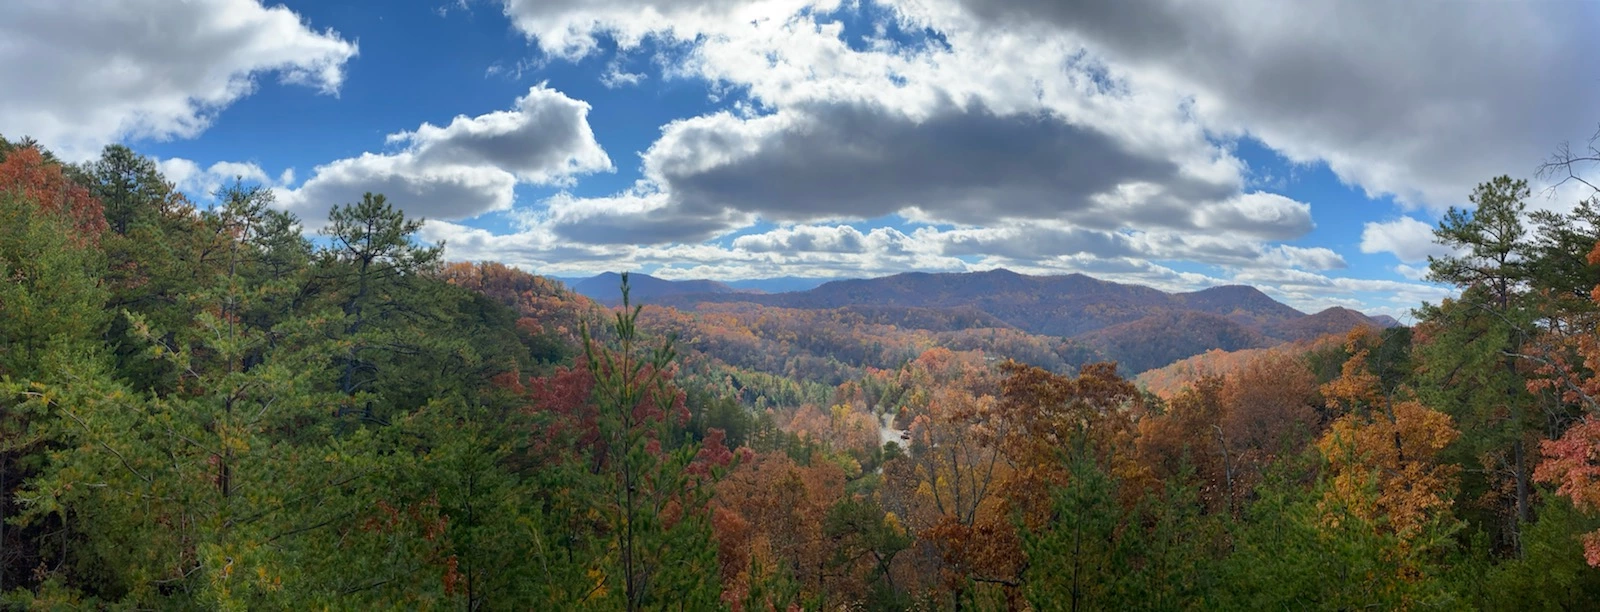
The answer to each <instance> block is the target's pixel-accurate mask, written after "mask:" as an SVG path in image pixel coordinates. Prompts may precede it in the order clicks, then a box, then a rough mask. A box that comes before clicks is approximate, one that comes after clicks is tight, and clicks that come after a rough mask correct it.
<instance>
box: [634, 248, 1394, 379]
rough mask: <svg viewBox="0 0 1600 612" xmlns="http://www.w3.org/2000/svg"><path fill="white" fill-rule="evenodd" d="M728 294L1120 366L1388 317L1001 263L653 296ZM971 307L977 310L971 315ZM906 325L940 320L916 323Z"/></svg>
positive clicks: (664, 300) (1262, 343) (693, 304)
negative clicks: (1069, 347) (1034, 345)
mask: <svg viewBox="0 0 1600 612" xmlns="http://www.w3.org/2000/svg"><path fill="white" fill-rule="evenodd" d="M729 302H745V303H750V304H758V305H763V306H769V307H777V308H784V309H796V310H836V309H869V310H861V311H860V312H861V313H862V314H867V313H868V312H874V313H875V314H874V315H872V316H871V317H869V318H873V319H874V321H875V322H882V323H886V324H891V325H905V324H906V321H896V320H895V319H897V318H906V317H912V318H916V319H931V320H937V321H942V322H950V321H958V320H962V319H970V320H971V323H970V324H969V326H970V327H978V328H993V327H1002V326H1003V327H1009V328H1014V329H1017V330H1021V331H1023V332H1026V333H1028V334H1033V335H1037V336H1041V337H1043V338H1045V339H1058V340H1059V339H1068V340H1071V341H1072V342H1073V344H1074V345H1075V346H1078V347H1080V348H1081V349H1087V354H1094V355H1098V356H1101V357H1103V358H1106V359H1110V360H1114V361H1117V362H1119V363H1120V364H1121V367H1122V370H1123V371H1124V372H1128V373H1138V372H1142V371H1145V370H1147V369H1151V368H1157V367H1161V366H1164V365H1167V364H1169V363H1172V362H1174V361H1177V360H1179V359H1183V358H1185V357H1189V356H1192V355H1197V354H1200V353H1203V352H1205V351H1208V350H1212V349H1222V350H1238V349H1245V348H1252V347H1266V346H1272V345H1275V344H1279V343H1283V342H1290V341H1296V340H1306V339H1311V338H1316V337H1319V336H1322V335H1325V334H1333V333H1344V332H1345V331H1348V330H1349V329H1350V328H1352V327H1355V326H1358V325H1364V326H1369V327H1374V328H1382V327H1387V326H1388V325H1387V324H1388V323H1389V322H1390V321H1392V320H1383V321H1380V320H1376V319H1373V318H1371V317H1367V316H1366V315H1363V314H1361V313H1359V312H1356V311H1354V310H1349V309H1345V308H1330V309H1328V310H1324V311H1322V312H1319V313H1316V314H1314V315H1307V314H1305V313H1303V312H1300V311H1299V310H1296V309H1294V308H1293V307H1291V306H1289V305H1287V304H1284V303H1282V302H1279V301H1277V300H1274V299H1272V298H1271V297H1270V296H1268V295H1267V294H1265V293H1262V292H1261V291H1260V290H1259V289H1257V288H1255V287H1250V286H1245V285H1225V286H1220V287H1211V288H1208V289H1203V290H1200V291H1194V292H1188V293H1175V294H1174V293H1166V292H1163V291H1160V290H1158V289H1154V288H1151V287H1145V286H1141V285H1130V284H1122V283H1114V282H1110V281H1103V280H1099V279H1096V278H1092V277H1089V276H1085V275H1082V274H1068V275H1062V276H1029V275H1024V274H1018V273H1016V272H1012V271H1009V270H1004V269H997V270H989V271H985V272H970V273H923V272H911V273H905V274H897V275H894V276H887V277H881V278H872V279H853V280H841V281H833V282H829V283H825V284H823V285H821V286H819V287H816V288H815V289H811V290H807V291H797V292H792V293H783V294H767V295H760V294H749V293H733V292H731V291H729V290H726V289H724V290H719V291H708V292H703V293H689V292H683V291H674V292H672V293H668V294H664V295H660V296H659V299H656V300H654V301H653V302H652V303H656V304H661V305H666V306H673V307H676V308H679V309H685V310H696V309H700V308H705V307H707V306H709V305H710V304H715V303H729ZM885 309H888V310H885ZM944 311H948V312H944ZM941 312H943V314H937V313H941ZM913 313H915V316H913ZM978 313H981V314H982V315H984V316H985V318H984V319H983V320H978V319H975V318H973V317H974V315H975V314H978ZM908 327H914V328H921V329H934V330H936V331H943V330H946V329H948V328H945V327H927V326H926V325H925V324H912V325H908Z"/></svg>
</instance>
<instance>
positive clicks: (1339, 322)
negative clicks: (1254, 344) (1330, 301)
mask: <svg viewBox="0 0 1600 612" xmlns="http://www.w3.org/2000/svg"><path fill="white" fill-rule="evenodd" d="M1362 325H1364V326H1367V327H1371V328H1374V329H1383V328H1386V327H1391V326H1389V325H1384V324H1383V323H1382V322H1379V321H1377V320H1374V319H1373V318H1372V317H1368V316H1367V315H1364V314H1361V313H1359V312H1356V311H1354V310H1350V309H1349V308H1341V307H1339V306H1334V307H1332V308H1329V309H1327V310H1324V311H1322V312H1319V313H1317V314H1314V315H1307V316H1303V317H1299V318H1295V319H1286V320H1283V321H1278V322H1275V323H1274V324H1272V325H1269V326H1267V327H1266V331H1267V333H1269V334H1271V335H1272V336H1274V337H1277V338H1280V339H1283V340H1310V339H1313V338H1319V337H1322V336H1326V335H1328V334H1343V333H1345V332H1347V331H1350V328H1352V327H1357V326H1362Z"/></svg>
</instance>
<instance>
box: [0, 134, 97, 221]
mask: <svg viewBox="0 0 1600 612" xmlns="http://www.w3.org/2000/svg"><path fill="white" fill-rule="evenodd" d="M9 190H16V191H19V192H21V193H22V196H23V197H24V198H26V199H28V200H29V201H32V202H36V203H38V205H39V207H40V208H42V209H44V210H47V211H51V212H55V213H58V214H62V215H65V216H66V217H67V219H69V220H70V222H71V225H72V226H73V228H75V229H76V230H77V236H76V238H77V239H78V240H80V241H82V242H83V243H88V244H93V243H96V242H98V241H99V239H100V234H101V232H104V231H105V229H106V218H105V211H104V209H103V208H102V207H101V206H100V201H99V200H96V199H95V198H94V196H93V195H92V194H90V193H89V190H88V189H86V188H84V187H83V186H82V185H79V184H77V183H75V182H73V181H72V179H70V178H67V176H66V175H65V174H63V173H62V171H61V165H60V164H58V163H55V162H52V161H50V160H47V159H45V157H44V154H43V153H41V152H40V151H39V148H38V147H33V146H30V147H23V148H20V149H17V150H15V151H12V152H11V153H10V154H8V155H6V156H5V159H4V161H0V191H9Z"/></svg>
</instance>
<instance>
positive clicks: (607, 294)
mask: <svg viewBox="0 0 1600 612" xmlns="http://www.w3.org/2000/svg"><path fill="white" fill-rule="evenodd" d="M621 284H622V275H621V274H617V273H616V272H606V273H604V274H600V275H597V276H593V277H590V278H586V279H583V280H580V281H577V282H575V283H572V284H571V285H572V290H573V291H576V292H578V293H579V294H582V295H583V296H585V297H587V298H589V299H591V300H594V301H597V302H600V303H603V304H615V303H617V302H621V301H622V292H621V291H620V290H619V289H618V287H619V286H620V285H621ZM628 285H629V287H630V290H629V296H630V297H631V298H632V299H633V300H635V301H639V302H650V301H658V300H660V299H661V298H665V297H669V296H674V295H689V294H696V295H698V294H718V293H735V292H737V291H738V290H737V289H734V288H733V287H729V286H728V285H726V284H723V283H720V282H717V281H711V280H682V281H673V280H666V279H663V278H656V277H654V276H650V275H648V274H639V273H637V272H635V273H631V274H629V275H628Z"/></svg>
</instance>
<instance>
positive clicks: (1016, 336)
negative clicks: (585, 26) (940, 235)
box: [0, 139, 1600, 610]
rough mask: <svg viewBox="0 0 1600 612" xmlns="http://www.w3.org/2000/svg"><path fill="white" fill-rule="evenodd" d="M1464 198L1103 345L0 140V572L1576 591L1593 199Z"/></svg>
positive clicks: (185, 590) (766, 601)
mask: <svg viewBox="0 0 1600 612" xmlns="http://www.w3.org/2000/svg"><path fill="white" fill-rule="evenodd" d="M1470 197H1471V203H1472V204H1473V207H1472V208H1471V209H1470V210H1464V209H1452V210H1451V211H1450V212H1449V213H1448V214H1447V215H1445V216H1444V217H1443V220H1442V221H1441V222H1440V223H1439V225H1438V227H1437V228H1436V229H1435V236H1436V239H1437V241H1438V242H1439V243H1440V244H1441V245H1443V246H1445V247H1447V249H1446V250H1447V251H1448V252H1449V253H1451V254H1450V255H1446V256H1439V257H1435V258H1433V259H1431V260H1430V262H1429V271H1428V274H1429V276H1430V278H1431V279H1432V280H1434V281H1435V282H1439V283H1444V284H1448V285H1451V286H1453V287H1455V288H1456V289H1457V290H1458V293H1457V294H1456V296H1455V297H1452V298H1450V299H1446V300H1443V301H1441V302H1440V303H1437V304H1426V305H1423V306H1422V307H1420V308H1419V309H1418V310H1417V311H1416V315H1415V316H1416V322H1415V324H1414V325H1412V326H1409V327H1406V326H1398V327H1391V328H1384V329H1378V328H1374V327H1371V326H1364V325H1358V326H1355V327H1353V328H1351V329H1350V331H1349V332H1348V333H1342V334H1337V335H1333V336H1324V337H1321V338H1316V339H1305V340H1303V341H1302V342H1300V343H1297V344H1286V345H1279V346H1276V347H1273V348H1271V349H1264V348H1248V349H1246V350H1243V351H1236V352H1224V351H1216V352H1213V353H1208V354H1205V355H1202V356H1200V357H1196V358H1193V359H1191V360H1190V361H1188V362H1184V363H1181V364H1179V366H1177V367H1174V368H1171V369H1168V370H1164V371H1161V372H1160V373H1159V375H1155V376H1151V377H1147V379H1146V380H1147V381H1149V382H1150V383H1151V384H1150V385H1141V384H1139V383H1136V382H1135V381H1133V380H1130V379H1128V378H1125V377H1124V374H1125V372H1123V371H1121V370H1119V369H1118V367H1117V364H1114V363H1106V362H1100V361H1096V360H1094V359H1089V358H1085V357H1086V356H1088V357H1092V355H1085V353H1084V352H1082V351H1076V350H1075V348H1074V347H1072V346H1065V345H1062V344H1052V343H1049V342H1044V341H1041V340H1040V339H1039V338H1038V337H1037V336H1030V335H1028V334H1024V333H1020V332H1016V331H1015V330H1012V331H1009V332H1008V331H1005V330H1004V329H1003V328H1000V327H992V328H991V327H986V328H984V330H983V331H982V332H975V331H972V330H971V329H969V328H968V327H966V325H967V324H965V323H962V321H963V320H964V319H963V320H957V319H947V318H942V317H940V316H937V313H930V312H922V311H916V312H909V313H906V312H895V313H888V312H887V311H871V310H863V309H854V310H851V309H806V308H788V307H779V306H761V305H755V304H741V305H725V306H721V307H717V308H710V309H706V310H704V311H697V312H689V311H685V310H679V309H676V308H671V307H660V306H645V305H642V304H638V303H637V301H636V300H631V299H629V297H628V285H627V277H626V276H624V277H623V278H622V285H621V286H620V287H619V290H620V292H621V293H620V295H621V296H622V303H621V304H620V305H619V306H614V307H612V306H604V305H601V304H597V303H595V302H593V301H591V300H589V299H587V298H584V297H582V296H580V295H577V294H576V293H573V292H572V291H571V290H570V289H568V288H567V287H566V286H565V285H564V284H562V283H560V282H557V281H554V280H551V279H549V278H546V277H542V276H538V275H535V274H532V273H529V272H527V271H524V270H520V269H517V268H514V267H510V266H506V265H502V264H499V263H494V262H447V261H445V260H444V258H443V251H442V249H441V248H440V245H437V244H426V243H424V242H422V241H421V240H420V239H419V238H418V235H417V234H418V230H419V228H421V226H422V225H421V224H422V220H421V219H417V218H413V217H411V216H408V215H407V214H405V212H404V209H405V205H406V203H405V202H403V201H391V200H390V199H389V198H388V197H386V196H385V195H382V194H366V195H365V196H364V197H362V198H361V199H360V200H359V201H354V202H343V203H337V204H338V205H337V206H335V207H334V208H333V209H332V212H331V214H330V215H329V218H328V219H327V220H326V223H325V224H322V223H319V225H320V226H321V227H323V229H321V230H319V231H317V232H314V233H307V232H306V231H305V230H304V226H302V220H301V219H297V218H296V217H294V216H293V215H291V214H289V213H287V212H283V211H282V210H280V209H279V208H277V207H275V200H274V194H273V192H272V191H271V190H270V189H267V188H264V187H261V186H257V185H252V184H248V183H245V182H243V181H235V182H234V183H232V184H230V185H226V186H224V187H223V188H221V189H220V190H219V191H218V192H217V193H216V194H214V198H213V200H214V203H210V204H207V205H197V204H196V203H194V202H191V201H190V200H189V199H188V198H186V197H185V196H184V195H183V194H182V193H180V192H179V191H178V190H177V189H176V188H175V187H174V185H173V184H172V183H171V182H169V180H168V179H167V177H164V176H163V175H162V174H161V172H160V171H159V170H158V168H157V166H156V164H155V163H154V162H153V161H152V160H151V159H149V158H147V157H143V156H141V155H139V154H137V153H135V152H133V151H132V150H130V149H128V148H126V147H124V146H121V145H113V146H109V147H107V148H106V149H105V150H104V151H103V152H102V154H101V155H100V156H99V157H98V158H97V159H94V160H92V161H90V162H87V163H84V164H76V165H75V164H68V163H64V162H62V161H60V160H59V159H57V158H56V157H55V156H53V155H51V154H50V153H49V152H47V151H44V150H42V149H40V148H39V147H38V146H37V145H36V144H34V143H32V142H31V141H27V140H24V141H21V142H11V141H7V140H4V139H0V608H19V609H78V608H86V609H102V608H104V609H175V610H184V609H196V610H200V609H252V608H254V609H301V608H328V609H385V608H408V609H410V608H417V609H530V608H531V609H601V610H611V609H629V610H633V609H660V608H673V609H694V610H701V609H732V610H790V609H817V610H821V609H828V610H834V609H842V608H845V609H871V610H909V609H972V608H976V609H1052V610H1053V609H1072V610H1083V609H1162V610H1166V609H1193V608H1201V609H1262V608H1294V609H1305V608H1314V609H1352V608H1367V607H1376V608H1382V609H1418V608H1449V609H1528V608H1539V609H1571V608H1575V607H1583V606H1584V605H1585V604H1587V603H1588V602H1592V601H1594V600H1595V599H1596V598H1600V568H1597V566H1600V467H1597V463H1596V459H1595V458H1596V457H1597V456H1600V421H1597V420H1596V419H1595V417H1596V414H1597V412H1600V335H1597V325H1600V308H1597V303H1600V207H1597V205H1596V204H1595V202H1594V200H1588V201H1584V202H1581V203H1578V204H1577V205H1576V206H1574V207H1572V209H1571V211H1570V212H1566V213H1553V212H1546V211H1537V212H1530V211H1529V210H1528V209H1527V201H1528V200H1529V198H1530V197H1531V193H1530V190H1529V188H1528V185H1527V183H1526V182H1525V181H1521V180H1515V179H1512V178H1509V177H1497V178H1493V179H1491V180H1488V181H1486V182H1484V183H1483V184H1481V185H1480V186H1479V187H1478V188H1477V189H1476V190H1475V191H1474V192H1473V193H1471V194H1470ZM320 221H321V220H319V222H320ZM913 315H914V316H915V317H917V318H916V319H915V320H917V321H919V323H918V324H917V325H914V326H909V327H907V326H902V325H900V324H899V323H904V322H905V321H908V320H911V319H910V318H907V317H911V316H913ZM892 317H901V318H892ZM979 319H980V318H973V319H972V320H974V321H976V320H979ZM1175 320H1176V319H1175ZM984 324H985V325H990V323H984ZM1176 324H1177V323H1174V325H1176ZM1146 331H1148V330H1146ZM1141 333H1145V332H1141ZM1240 346H1241V347H1245V346H1251V347H1253V345H1252V344H1251V343H1241V344H1240ZM1151 387H1157V390H1158V391H1160V393H1156V392H1153V391H1152V390H1151Z"/></svg>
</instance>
